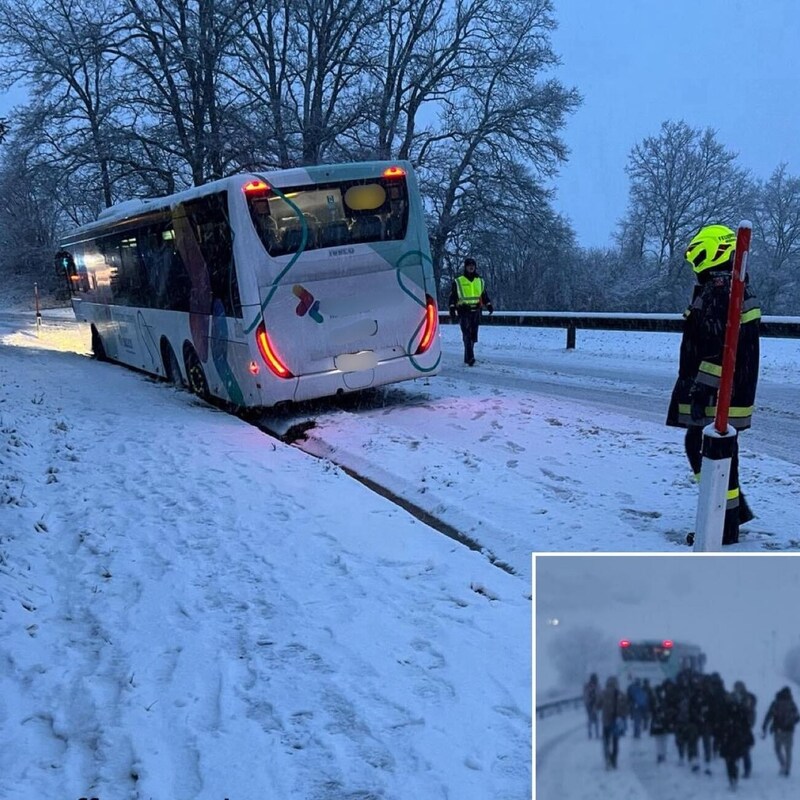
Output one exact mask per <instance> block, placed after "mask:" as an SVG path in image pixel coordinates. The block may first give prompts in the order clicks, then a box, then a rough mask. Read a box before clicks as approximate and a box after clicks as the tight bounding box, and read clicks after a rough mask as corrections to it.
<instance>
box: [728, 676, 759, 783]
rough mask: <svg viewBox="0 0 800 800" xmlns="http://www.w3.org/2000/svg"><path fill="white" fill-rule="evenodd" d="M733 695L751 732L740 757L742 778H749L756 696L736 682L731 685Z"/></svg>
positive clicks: (751, 765) (741, 683)
mask: <svg viewBox="0 0 800 800" xmlns="http://www.w3.org/2000/svg"><path fill="white" fill-rule="evenodd" d="M733 694H734V696H735V697H736V699H737V701H738V702H739V704H740V705H741V706H742V708H744V710H745V714H746V716H747V724H748V725H749V726H750V730H751V734H750V744H749V745H748V746H747V749H746V750H745V752H744V754H743V755H742V766H743V767H744V771H743V773H742V777H743V778H749V777H750V772H751V771H752V769H753V763H752V760H751V758H750V748H751V747H752V746H753V744H754V742H755V739H754V738H753V735H752V730H753V727H754V726H755V724H756V696H755V695H754V694H753V693H752V692H750V691H748V690H747V687H746V686H745V685H744V681H736V683H734V684H733Z"/></svg>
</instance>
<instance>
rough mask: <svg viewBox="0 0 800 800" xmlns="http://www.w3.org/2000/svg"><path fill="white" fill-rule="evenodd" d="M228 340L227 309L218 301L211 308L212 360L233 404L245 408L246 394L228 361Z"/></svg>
mask: <svg viewBox="0 0 800 800" xmlns="http://www.w3.org/2000/svg"><path fill="white" fill-rule="evenodd" d="M228 338H229V337H228V320H227V318H226V316H225V308H224V307H223V305H222V302H221V301H220V300H219V299H216V300H214V304H213V306H212V308H211V359H212V360H213V362H214V366H215V367H216V368H217V373H218V374H219V376H220V378H222V381H223V383H224V384H225V388H226V389H227V391H228V397H230V399H231V402H232V403H233V404H234V405H237V406H243V405H244V404H245V403H244V393H243V392H242V387H241V386H239V382H238V381H237V380H236V376H235V375H234V374H233V370H232V369H231V365H230V362H229V361H228V347H229V344H228Z"/></svg>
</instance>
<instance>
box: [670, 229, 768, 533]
mask: <svg viewBox="0 0 800 800" xmlns="http://www.w3.org/2000/svg"><path fill="white" fill-rule="evenodd" d="M735 246H736V234H735V233H734V232H733V231H732V230H731V229H730V228H726V227H725V226H724V225H708V226H706V227H705V228H702V229H701V230H700V231H699V233H698V234H697V235H696V236H695V237H694V239H692V241H691V242H690V243H689V247H688V248H687V250H686V259H687V260H688V261H689V263H690V264H691V265H692V269H693V270H694V272H695V275H696V276H697V285H696V286H695V288H694V295H693V298H692V303H691V305H690V306H689V308H688V309H687V310H686V311H685V312H684V324H683V337H682V339H681V350H680V363H679V366H678V379H677V381H676V382H675V387H674V388H673V390H672V396H671V398H670V404H669V410H668V411H667V425H670V426H673V427H680V428H686V436H685V440H684V446H685V449H686V457H687V458H688V460H689V464H690V465H691V468H692V471H693V472H694V474H695V478H696V479H697V480H699V478H700V468H701V466H702V463H703V455H702V450H703V428H704V427H705V426H706V425H709V424H711V423H712V422H713V421H714V417H715V416H716V413H717V391H718V389H719V385H720V376H721V373H722V352H723V347H724V343H725V329H726V326H727V319H728V301H729V298H730V291H731V270H732V268H733V255H734V248H735ZM745 278H746V279H747V276H745ZM760 319H761V309H760V307H759V304H758V300H757V299H756V297H755V294H754V293H753V291H752V289H751V288H750V285H749V283H747V284H746V286H745V292H744V301H743V305H742V313H741V320H740V328H739V341H738V344H737V348H736V363H735V367H734V374H733V391H732V394H731V402H730V411H729V420H728V422H729V424H730V425H731V426H732V427H733V428H735V429H736V430H737V431H741V430H744V429H746V428H749V427H750V422H751V418H752V414H753V404H754V403H755V397H756V385H757V383H758V365H759V320H760ZM735 447H736V449H735V450H734V453H733V457H732V459H731V469H730V476H729V481H728V498H727V506H726V513H725V525H724V529H723V538H722V544H735V543H736V542H738V541H739V526H740V525H741V524H743V523H745V522H749V521H750V520H751V519H752V518H753V513H752V512H751V511H750V508H749V507H748V505H747V503H746V502H745V499H744V495H743V494H742V493H741V490H740V488H739V455H738V443H735ZM687 540H688V541H689V543H690V544H691V543H692V542H693V540H694V534H689V536H688V537H687Z"/></svg>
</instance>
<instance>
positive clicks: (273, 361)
mask: <svg viewBox="0 0 800 800" xmlns="http://www.w3.org/2000/svg"><path fill="white" fill-rule="evenodd" d="M256 342H258V349H259V350H260V351H261V356H262V358H263V359H264V361H266V362H267V366H268V367H269V368H270V370H271V371H272V372H273V373H275V375H277V376H278V377H279V378H294V375H292V373H291V372H289V370H288V369H287V368H286V365H285V364H284V363H283V362H282V361H281V360H280V358H278V356H277V354H276V353H275V349H274V348H273V347H272V342H270V340H269V336H267V328H266V326H265V325H264V323H263V322H262V323H261V324H260V325H259V326H258V328H256Z"/></svg>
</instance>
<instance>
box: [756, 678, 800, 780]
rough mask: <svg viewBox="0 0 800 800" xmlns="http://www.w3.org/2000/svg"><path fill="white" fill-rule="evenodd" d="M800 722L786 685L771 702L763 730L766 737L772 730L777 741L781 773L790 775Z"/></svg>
mask: <svg viewBox="0 0 800 800" xmlns="http://www.w3.org/2000/svg"><path fill="white" fill-rule="evenodd" d="M798 722H800V713H798V710H797V705H796V704H795V702H794V698H793V697H792V690H791V689H790V688H789V687H788V686H784V687H783V689H781V690H780V691H779V692H778V694H776V695H775V699H774V700H773V701H772V702H771V703H770V706H769V708H768V709H767V714H766V716H765V717H764V724H763V725H762V726H761V732H762V735H763V736H764V737H766V735H767V731H768V730H769V731H772V734H773V737H774V741H775V755H776V756H778V763H779V764H780V767H781V772H780V774H781V775H783V776H785V777H787V778H788V777H789V770H790V769H791V768H792V742H793V740H794V728H795V725H797V723H798Z"/></svg>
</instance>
